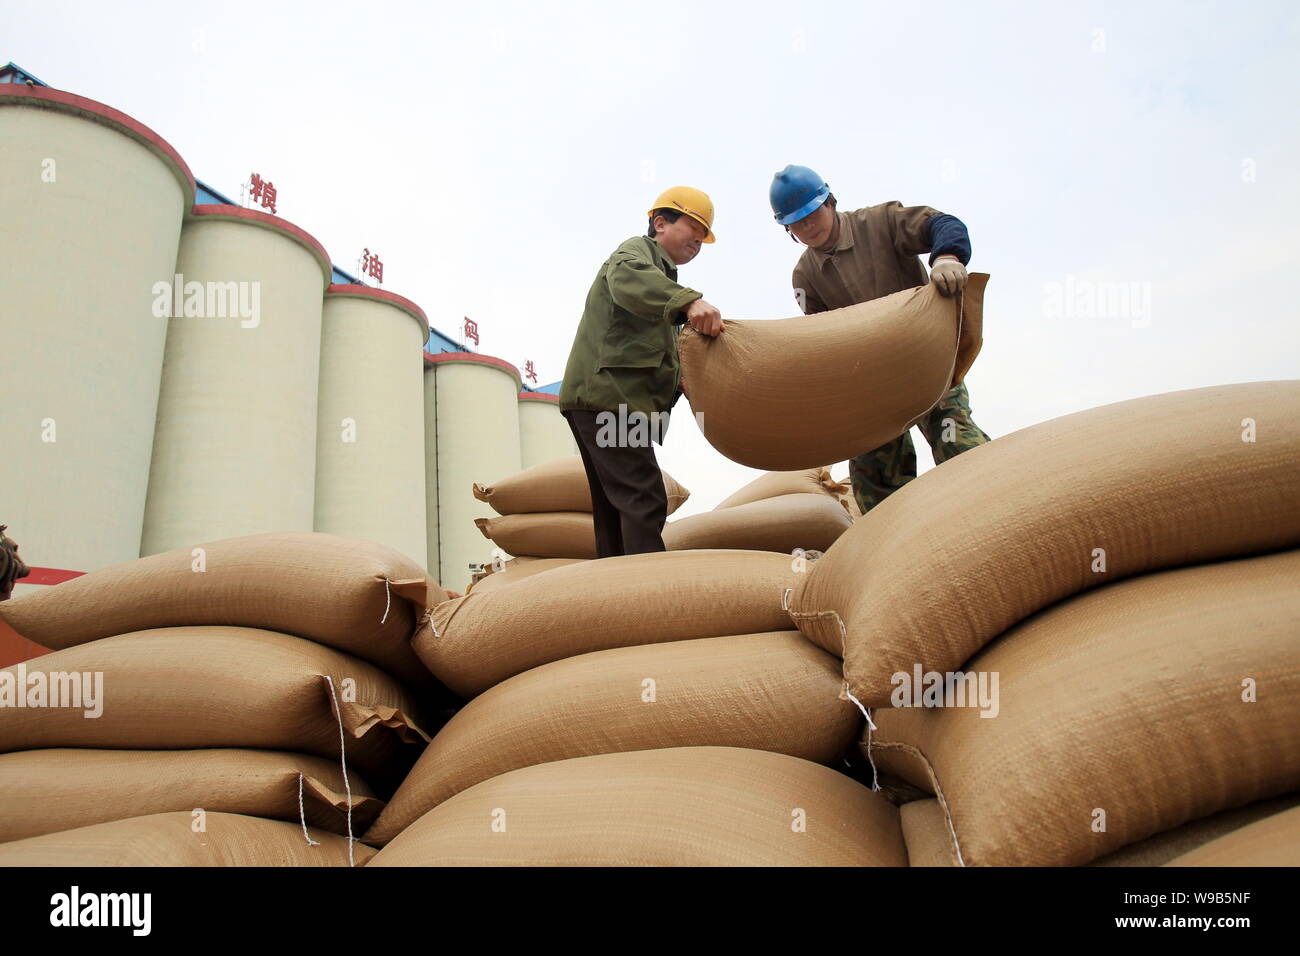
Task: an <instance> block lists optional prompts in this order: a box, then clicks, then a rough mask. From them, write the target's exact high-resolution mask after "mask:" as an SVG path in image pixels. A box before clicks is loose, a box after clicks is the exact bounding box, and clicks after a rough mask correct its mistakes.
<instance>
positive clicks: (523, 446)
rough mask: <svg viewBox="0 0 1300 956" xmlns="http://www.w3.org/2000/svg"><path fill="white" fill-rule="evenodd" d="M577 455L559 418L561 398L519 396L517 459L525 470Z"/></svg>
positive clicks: (570, 434) (537, 394) (536, 394)
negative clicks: (545, 462) (546, 462)
mask: <svg viewBox="0 0 1300 956" xmlns="http://www.w3.org/2000/svg"><path fill="white" fill-rule="evenodd" d="M576 454H578V446H577V444H576V443H575V442H574V440H573V432H571V431H569V423H568V422H567V421H565V420H564V416H562V415H561V414H560V397H559V396H558V395H551V394H550V393H548V392H520V393H519V458H520V464H522V465H523V467H524V468H531V467H532V466H533V465H537V464H541V463H542V462H544V461H550V460H551V459H552V458H566V457H568V456H569V455H576Z"/></svg>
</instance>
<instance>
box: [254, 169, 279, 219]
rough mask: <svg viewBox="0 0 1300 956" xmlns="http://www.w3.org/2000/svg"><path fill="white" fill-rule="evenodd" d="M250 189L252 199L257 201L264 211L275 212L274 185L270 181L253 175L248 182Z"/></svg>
mask: <svg viewBox="0 0 1300 956" xmlns="http://www.w3.org/2000/svg"><path fill="white" fill-rule="evenodd" d="M249 185H250V186H251V187H252V197H253V198H254V199H255V200H257V202H258V203H259V204H261V206H262V207H263V208H264V209H269V210H271V212H275V184H274V183H272V182H271V181H270V180H264V179H262V177H261V176H259V175H258V174H257V173H253V176H252V178H251V179H250V180H249Z"/></svg>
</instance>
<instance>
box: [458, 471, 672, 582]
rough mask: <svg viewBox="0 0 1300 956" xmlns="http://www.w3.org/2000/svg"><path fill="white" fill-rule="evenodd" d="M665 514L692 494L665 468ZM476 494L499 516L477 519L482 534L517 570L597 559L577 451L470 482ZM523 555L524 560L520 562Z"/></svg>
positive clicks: (587, 491) (587, 490)
mask: <svg viewBox="0 0 1300 956" xmlns="http://www.w3.org/2000/svg"><path fill="white" fill-rule="evenodd" d="M664 492H665V493H666V494H667V497H668V513H669V514H672V513H673V512H674V511H676V510H677V509H678V508H680V507H681V506H682V505H683V504H684V503H685V501H686V499H687V498H689V497H690V496H691V493H690V492H689V491H687V490H686V489H685V488H683V487H682V486H681V485H679V484H678V483H677V482H676V481H674V480H673V477H672V475H670V474H668V473H667V472H664ZM474 497H475V498H477V499H478V500H479V501H485V502H487V503H488V504H489V505H491V506H492V510H493V511H495V512H496V513H497V514H498V515H500V517H497V518H476V519H475V521H474V524H475V525H476V526H477V527H478V529H479V531H481V532H482V533H483V537H485V538H488V539H489V540H491V541H492V542H493V543H494V544H495V545H496V546H497V547H498V548H499V549H500V550H501V551H504V552H505V553H506V554H509V555H514V556H515V560H516V561H518V564H515V565H514V568H516V569H518V568H521V567H522V566H523V565H524V564H528V563H534V562H536V561H538V560H550V561H552V562H555V563H553V564H551V565H547V567H559V563H558V562H560V561H561V560H567V561H576V560H590V559H592V558H594V557H596V530H595V525H594V524H593V522H592V517H591V487H590V485H589V484H588V482H587V473H586V471H584V470H583V467H582V459H581V458H580V457H579V456H578V455H569V456H567V457H565V458H555V459H552V460H551V461H546V462H542V463H541V464H538V465H533V466H532V467H531V468H525V469H524V470H523V471H521V472H519V473H518V474H514V475H510V476H509V477H507V478H503V479H502V480H500V481H498V482H496V483H494V484H491V485H481V484H475V485H474ZM520 558H523V559H525V560H523V561H520V560H519V559H520Z"/></svg>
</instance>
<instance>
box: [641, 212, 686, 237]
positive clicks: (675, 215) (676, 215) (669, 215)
mask: <svg viewBox="0 0 1300 956" xmlns="http://www.w3.org/2000/svg"><path fill="white" fill-rule="evenodd" d="M681 215H682V211H681V210H680V209H656V210H655V211H654V212H652V213H650V229H649V231H648V232H646V235H647V236H649V237H650V238H651V239H653V238H654V237H655V216H663V217H664V218H665V219H667V220H668V221H669V222H676V221H677V220H678V219H680V218H681Z"/></svg>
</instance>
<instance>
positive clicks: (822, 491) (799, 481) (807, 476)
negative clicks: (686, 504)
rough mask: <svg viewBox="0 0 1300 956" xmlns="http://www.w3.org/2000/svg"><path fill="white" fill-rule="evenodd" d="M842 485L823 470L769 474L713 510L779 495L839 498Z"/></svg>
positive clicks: (751, 483) (755, 480) (725, 499)
mask: <svg viewBox="0 0 1300 956" xmlns="http://www.w3.org/2000/svg"><path fill="white" fill-rule="evenodd" d="M844 491H845V486H844V485H843V484H841V483H840V482H838V481H836V480H835V479H834V478H832V477H831V473H830V472H829V471H827V470H826V469H825V468H805V469H803V470H802V471H769V472H768V473H767V474H765V475H759V476H758V477H757V478H755V479H754V480H753V481H751V482H750V483H749V484H747V485H745V486H744V487H742V488H740V489H739V490H738V491H736V492H734V493H732V494H731V495H729V496H727V497H726V498H724V499H722V503H721V504H719V505H718V506H717V507H716V508H714V509H713V510H714V511H721V510H723V509H724V508H734V507H736V506H737V505H747V504H749V503H750V502H752V501H762V500H763V499H764V498H778V497H780V496H781V495H799V494H809V495H830V496H831V497H832V498H839V496H840V495H842V494H844Z"/></svg>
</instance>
